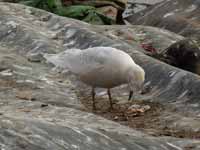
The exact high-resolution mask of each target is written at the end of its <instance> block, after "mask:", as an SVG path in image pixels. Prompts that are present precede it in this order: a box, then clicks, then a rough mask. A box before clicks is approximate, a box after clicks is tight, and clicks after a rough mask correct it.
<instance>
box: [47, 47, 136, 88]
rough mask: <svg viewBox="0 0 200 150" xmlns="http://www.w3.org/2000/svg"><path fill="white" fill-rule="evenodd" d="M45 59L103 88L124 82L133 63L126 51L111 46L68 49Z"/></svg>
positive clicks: (84, 80)
mask: <svg viewBox="0 0 200 150" xmlns="http://www.w3.org/2000/svg"><path fill="white" fill-rule="evenodd" d="M47 60H49V61H50V62H52V63H53V64H55V65H56V66H59V67H62V68H64V69H68V70H70V71H71V72H73V73H74V74H76V75H78V76H79V77H80V79H81V80H82V81H83V82H85V83H86V84H89V85H91V86H93V87H103V88H112V87H114V86H117V85H120V84H123V83H126V82H127V80H126V76H127V74H126V73H127V71H128V69H129V68H130V67H132V66H134V65H135V63H134V61H133V60H132V58H131V57H130V56H129V55H128V54H127V53H125V52H123V51H121V50H117V49H115V48H111V47H93V48H88V49H85V50H79V49H70V50H67V51H65V52H62V53H60V54H57V55H55V56H52V57H51V58H49V59H48V58H47ZM52 60H53V61H52ZM56 60H57V61H56ZM55 62H56V63H55Z"/></svg>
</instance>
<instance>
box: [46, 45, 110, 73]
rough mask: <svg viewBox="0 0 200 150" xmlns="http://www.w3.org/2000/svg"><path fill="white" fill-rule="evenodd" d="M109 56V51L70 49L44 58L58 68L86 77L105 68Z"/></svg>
mask: <svg viewBox="0 0 200 150" xmlns="http://www.w3.org/2000/svg"><path fill="white" fill-rule="evenodd" d="M109 55H110V54H109V52H108V51H105V50H101V49H99V48H89V49H86V50H80V49H70V50H66V51H64V52H61V53H58V54H44V57H45V58H46V59H47V61H49V62H51V63H53V64H54V65H55V66H57V67H61V68H64V69H68V70H70V71H71V72H73V73H75V74H77V75H84V74H86V73H88V72H93V71H95V70H97V69H102V68H104V67H105V64H106V63H107V61H108V58H109Z"/></svg>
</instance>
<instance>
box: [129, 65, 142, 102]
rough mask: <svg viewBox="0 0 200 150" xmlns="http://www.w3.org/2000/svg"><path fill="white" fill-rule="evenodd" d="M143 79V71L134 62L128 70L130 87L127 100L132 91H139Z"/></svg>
mask: <svg viewBox="0 0 200 150" xmlns="http://www.w3.org/2000/svg"><path fill="white" fill-rule="evenodd" d="M144 80H145V72H144V70H143V69H142V67H140V66H139V65H137V64H135V65H134V66H132V67H130V69H129V70H128V86H129V89H130V94H129V100H130V99H131V97H132V95H133V92H141V91H142V88H143V84H144Z"/></svg>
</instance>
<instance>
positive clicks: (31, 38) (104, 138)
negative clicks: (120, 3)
mask: <svg viewBox="0 0 200 150" xmlns="http://www.w3.org/2000/svg"><path fill="white" fill-rule="evenodd" d="M109 29H110V27H108V26H93V25H89V24H87V23H83V22H80V21H77V20H73V19H69V18H64V17H59V16H56V15H54V14H51V13H47V12H45V11H42V10H38V9H35V8H30V7H27V6H22V5H18V4H9V3H0V148H1V149H6V150H11V149H16V150H18V149H20V150H21V149H27V150H32V149H37V150H38V149H39V150H40V149H41V150H43V149H48V150H49V149H58V150H60V149H71V150H75V149H83V150H85V149H88V150H89V149H91V150H93V149H97V150H98V149H99V150H105V149H113V150H116V149H119V150H126V149H127V150H129V149H130V150H131V149H138V150H144V149H145V150H148V149H152V150H154V149H163V150H173V149H174V150H177V149H178V150H179V149H183V150H188V149H194V150H198V149H200V142H199V138H200V111H199V110H200V109H199V108H200V103H199V96H200V95H199V93H200V91H199V86H200V78H199V76H198V75H196V74H193V73H190V72H187V71H184V70H181V69H178V68H175V67H173V66H170V65H168V64H165V63H163V62H161V61H158V60H156V59H154V58H151V57H149V56H147V55H146V54H145V51H144V49H143V48H142V47H141V41H145V40H148V39H149V40H152V41H153V42H154V43H155V44H156V45H157V47H158V48H159V46H160V47H162V48H160V50H162V49H163V48H167V47H168V46H170V45H171V44H172V43H174V42H176V41H179V40H181V39H184V37H182V36H179V35H176V34H174V33H171V32H168V31H166V30H160V29H158V28H152V27H144V26H127V27H126V28H125V27H124V26H116V27H113V30H109ZM126 33H130V35H131V36H129V35H128V34H126ZM131 33H133V34H131ZM121 35H122V36H121ZM127 35H128V36H127ZM132 35H134V36H132ZM154 35H155V36H154ZM157 35H159V37H161V38H157ZM133 37H134V38H133ZM170 37H173V38H170ZM158 39H159V40H158ZM93 46H112V47H116V48H120V49H122V50H124V51H126V52H127V53H129V54H130V55H131V56H132V57H133V59H134V60H135V61H136V62H137V63H138V64H140V65H141V66H142V67H143V68H144V69H145V72H146V81H145V87H146V90H147V91H146V93H144V94H143V95H134V100H133V101H131V102H128V101H127V99H128V91H127V87H126V85H123V86H120V87H117V88H114V89H112V96H113V100H114V102H115V104H114V110H108V107H109V105H108V98H107V95H106V93H105V90H104V89H97V108H98V110H97V111H95V112H94V111H92V109H91V104H92V103H91V102H92V101H91V96H90V90H91V89H90V87H88V86H87V85H85V84H83V83H81V82H79V81H78V80H77V78H76V77H75V76H74V75H72V74H70V73H69V72H65V71H63V70H57V69H55V67H54V66H52V65H51V64H48V63H46V61H45V59H44V58H43V57H42V53H58V52H60V51H63V50H65V49H67V48H74V47H76V48H80V49H84V48H88V47H93Z"/></svg>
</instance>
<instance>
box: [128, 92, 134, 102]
mask: <svg viewBox="0 0 200 150" xmlns="http://www.w3.org/2000/svg"><path fill="white" fill-rule="evenodd" d="M132 96H133V91H130V93H129V98H128V100H129V101H130V100H131V98H132Z"/></svg>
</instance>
